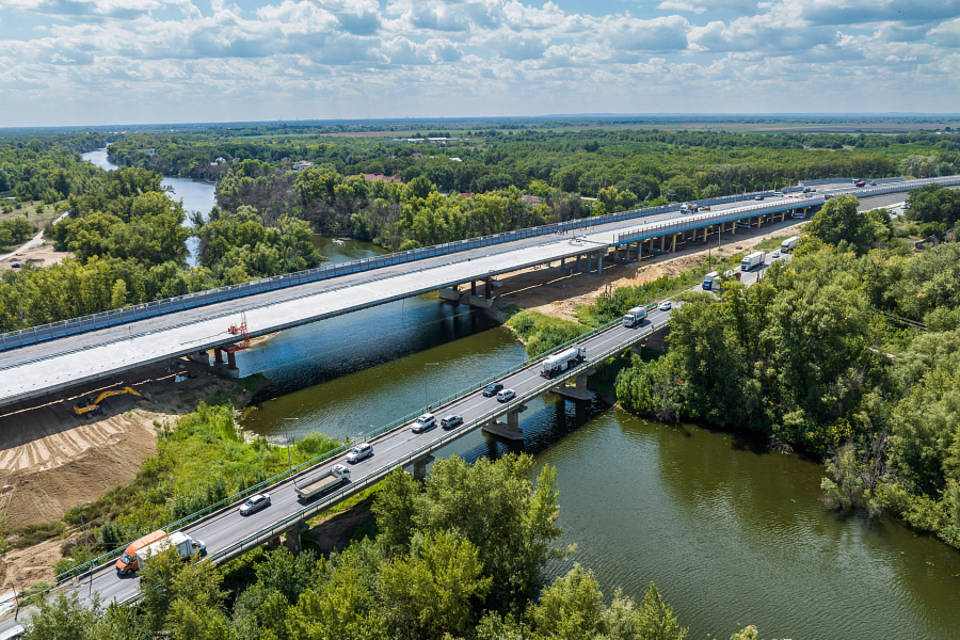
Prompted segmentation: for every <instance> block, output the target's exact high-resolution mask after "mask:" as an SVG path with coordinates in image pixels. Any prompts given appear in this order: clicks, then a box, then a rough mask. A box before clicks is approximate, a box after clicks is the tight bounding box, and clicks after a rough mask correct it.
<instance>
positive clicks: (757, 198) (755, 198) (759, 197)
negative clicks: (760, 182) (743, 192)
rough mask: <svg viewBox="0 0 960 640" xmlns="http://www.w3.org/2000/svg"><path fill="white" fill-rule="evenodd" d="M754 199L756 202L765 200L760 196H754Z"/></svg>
mask: <svg viewBox="0 0 960 640" xmlns="http://www.w3.org/2000/svg"><path fill="white" fill-rule="evenodd" d="M753 199H754V200H763V196H760V195H757V196H753Z"/></svg>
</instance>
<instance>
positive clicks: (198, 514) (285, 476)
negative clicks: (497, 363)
mask: <svg viewBox="0 0 960 640" xmlns="http://www.w3.org/2000/svg"><path fill="white" fill-rule="evenodd" d="M648 306H649V305H648ZM619 323H620V320H619V319H618V320H615V321H613V322H609V323H606V324H604V325H601V326H598V327H596V328H595V329H592V330H591V331H588V332H587V333H583V334H581V335H579V336H577V337H576V338H573V339H572V340H568V341H567V342H564V343H563V344H559V345H557V346H555V347H553V348H551V349H548V350H547V351H544V352H543V353H540V354H537V355H536V356H533V357H528V358H524V359H523V360H522V361H521V362H520V363H519V364H517V365H515V366H513V367H510V368H508V369H505V370H503V371H501V372H500V373H497V374H494V375H492V376H488V377H487V378H485V379H483V380H481V381H480V382H475V383H473V384H471V385H470V386H469V387H464V388H463V389H461V390H459V391H456V392H454V393H451V394H449V395H447V396H445V397H443V398H440V399H438V400H434V401H432V402H430V403H428V404H427V405H425V406H424V407H422V408H420V409H418V410H417V411H414V412H412V413H408V414H407V415H405V416H403V417H400V418H397V419H395V420H393V421H392V422H390V423H388V424H385V425H383V426H381V427H378V428H376V429H373V430H371V431H369V432H367V433H365V434H364V440H365V441H375V440H376V439H378V438H380V437H382V436H383V435H385V434H387V433H389V432H391V431H393V430H394V429H396V428H397V427H400V426H403V425H405V424H409V423H410V422H413V420H415V419H416V418H417V416H419V415H421V414H422V413H424V412H426V411H432V410H434V409H437V408H439V407H443V406H445V405H448V404H450V403H451V402H453V401H454V400H457V399H459V398H462V397H464V396H467V395H469V394H470V393H474V392H476V391H477V390H479V389H482V388H483V387H485V386H487V385H488V384H490V383H491V382H495V381H497V380H500V379H502V378H505V377H507V376H509V375H513V374H514V373H516V372H518V371H520V370H522V369H525V368H527V367H529V366H530V365H531V364H533V363H535V362H539V361H540V360H543V359H544V358H546V357H547V356H549V355H551V354H553V353H556V352H558V351H560V350H562V349H565V348H567V347H569V346H571V345H573V344H576V343H578V342H582V341H584V340H587V339H589V338H591V337H593V336H595V335H598V334H600V333H602V332H604V331H606V330H607V329H609V328H610V327H612V326H615V325H617V324H619ZM352 446H353V443H352V441H349V440H348V441H347V442H345V443H344V444H342V445H340V446H338V447H335V448H333V449H331V450H329V451H325V452H323V453H321V454H319V455H317V456H314V457H313V458H311V459H309V460H306V461H304V462H301V463H300V464H298V465H296V466H294V467H292V468H291V469H288V470H286V471H283V472H281V473H278V474H276V475H274V476H273V477H270V478H267V479H266V480H263V481H261V482H258V483H257V484H255V485H251V486H249V487H246V488H244V489H242V490H240V491H238V492H237V493H234V494H233V495H231V496H228V497H226V498H224V499H223V500H220V501H218V502H215V503H213V504H211V505H208V506H206V507H204V508H203V509H199V510H197V511H194V512H193V513H191V514H189V515H186V516H184V517H182V518H180V519H179V520H175V521H174V522H170V523H168V524H166V525H164V526H163V527H161V528H162V529H163V530H164V531H168V532H169V531H176V530H178V529H181V528H183V527H186V526H188V525H196V524H198V523H199V522H200V521H202V520H203V519H204V518H206V517H207V516H210V515H212V514H214V513H216V512H217V511H220V510H221V509H223V508H224V507H227V506H229V505H231V504H234V503H236V502H238V501H240V500H243V499H245V498H247V497H249V496H251V495H254V494H256V493H259V492H260V491H262V490H263V489H266V488H268V487H271V486H273V485H276V484H278V483H280V482H283V481H284V480H289V479H291V478H294V477H296V476H299V475H309V474H311V473H313V472H314V471H315V470H316V468H317V467H319V466H320V465H322V464H324V463H325V462H328V461H330V460H332V459H333V458H336V457H337V456H339V455H341V454H343V453H344V452H346V451H348V450H349V449H350V448H351V447H352ZM130 542H132V540H130V541H127V542H125V543H123V544H122V545H120V546H117V547H116V548H114V549H111V550H109V551H107V552H105V553H102V554H100V555H99V556H97V557H95V558H91V559H90V560H87V561H86V562H84V563H82V564H78V565H77V566H75V567H71V568H70V569H68V570H66V571H64V572H62V573H59V574H57V576H56V581H57V583H62V582H64V581H66V580H69V579H71V578H73V577H76V576H83V575H87V574H88V573H90V572H96V571H99V570H101V569H103V568H104V567H105V566H108V565H109V564H110V562H112V561H113V560H114V559H116V558H117V557H118V556H119V555H120V553H121V552H122V551H123V550H124V549H126V548H127V546H128V545H129V544H130Z"/></svg>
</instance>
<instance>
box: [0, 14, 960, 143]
mask: <svg viewBox="0 0 960 640" xmlns="http://www.w3.org/2000/svg"><path fill="white" fill-rule="evenodd" d="M958 71H960V0H767V1H758V0H649V1H648V0H551V1H549V2H539V1H532V2H531V1H527V0H233V1H230V0H0V126H35V125H99V124H132V123H173V122H223V121H241V120H244V121H247V120H297V119H325V118H395V117H437V116H441V117H442V116H509V115H514V116H517V115H543V114H577V113H631V114H638V113H806V112H816V113H852V112H857V113H870V112H878V113H884V112H886V113H888V112H923V113H936V112H939V113H944V112H947V113H956V112H960V74H958Z"/></svg>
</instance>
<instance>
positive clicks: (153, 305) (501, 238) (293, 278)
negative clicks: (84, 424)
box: [0, 191, 772, 351]
mask: <svg viewBox="0 0 960 640" xmlns="http://www.w3.org/2000/svg"><path fill="white" fill-rule="evenodd" d="M756 193H759V194H766V195H769V194H770V193H772V192H770V191H763V192H756ZM754 195H755V194H754V193H748V194H736V195H729V196H719V197H716V198H709V199H706V200H699V201H696V202H697V203H698V204H702V205H711V204H720V203H724V202H734V201H737V200H742V199H744V198H749V197H752V196H754ZM678 207H679V205H677V204H666V205H660V206H657V207H646V208H642V209H630V210H628V211H618V212H616V213H609V214H604V215H601V216H594V217H589V218H577V219H575V220H565V221H563V222H554V223H551V224H546V225H540V226H536V227H527V228H525V229H517V230H515V231H506V232H503V233H498V234H493V235H489V236H481V237H477V238H470V239H466V240H456V241H453V242H446V243H443V244H438V245H432V246H429V247H421V248H419V249H410V250H407V251H399V252H396V253H389V254H385V255H382V256H376V257H372V258H361V259H359V260H353V261H350V262H343V263H339V264H334V265H324V266H320V267H316V268H314V269H306V270H304V271H297V272H294V273H287V274H281V275H278V276H272V277H269V278H261V279H259V280H251V281H249V282H243V283H240V284H235V285H228V286H225V287H218V288H216V289H207V290H204V291H197V292H194V293H186V294H183V295H179V296H173V297H170V298H164V299H162V300H155V301H152V302H144V303H141V304H136V305H129V306H126V307H122V308H119V309H111V310H109V311H102V312H99V313H94V314H90V315H86V316H81V317H78V318H71V319H69V320H60V321H57V322H50V323H47V324H42V325H36V326H34V327H27V328H25V329H18V330H16V331H9V332H7V333H3V334H0V351H5V350H9V349H15V348H18V347H22V346H26V345H29V344H35V343H37V342H45V341H47V340H55V339H57V338H63V337H66V336H70V335H77V334H80V333H86V332H88V331H96V330H98V329H104V328H107V327H112V326H116V325H119V324H125V323H128V322H135V321H137V320H144V319H147V318H152V317H156V316H160V315H164V314H167V313H174V312H177V311H183V310H186V309H192V308H196V307H201V306H205V305H208V304H215V303H217V302H224V301H226V300H234V299H236V298H241V297H245V296H249V295H255V294H258V293H266V292H268V291H274V290H277V289H283V288H286V287H293V286H298V285H302V284H306V283H309V282H317V281H320V280H325V279H328V278H335V277H339V276H343V275H349V274H352V273H358V272H362V271H369V270H372V269H379V268H382V267H387V266H392V265H397V264H404V263H407V262H413V261H416V260H423V259H425V258H431V257H436V256H442V255H449V254H453V253H458V252H461V251H468V250H471V249H476V248H481V247H486V246H493V245H497V244H503V243H506V242H513V241H516V240H522V239H525V238H531V237H537V236H545V235H550V234H554V233H558V232H561V231H572V230H575V229H585V228H588V227H594V226H598V225H603V224H609V223H612V222H620V221H623V220H630V219H633V218H643V217H647V216H652V215H657V214H661V213H666V212H668V211H675V210H677V209H678Z"/></svg>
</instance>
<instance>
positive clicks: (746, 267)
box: [740, 251, 767, 271]
mask: <svg viewBox="0 0 960 640" xmlns="http://www.w3.org/2000/svg"><path fill="white" fill-rule="evenodd" d="M766 259H767V252H766V251H754V252H753V253H751V254H750V255H748V256H747V257H746V258H744V259H743V260H741V261H740V271H750V270H751V269H753V268H755V267H759V266H760V265H762V264H763V263H764V261H765V260H766Z"/></svg>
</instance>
